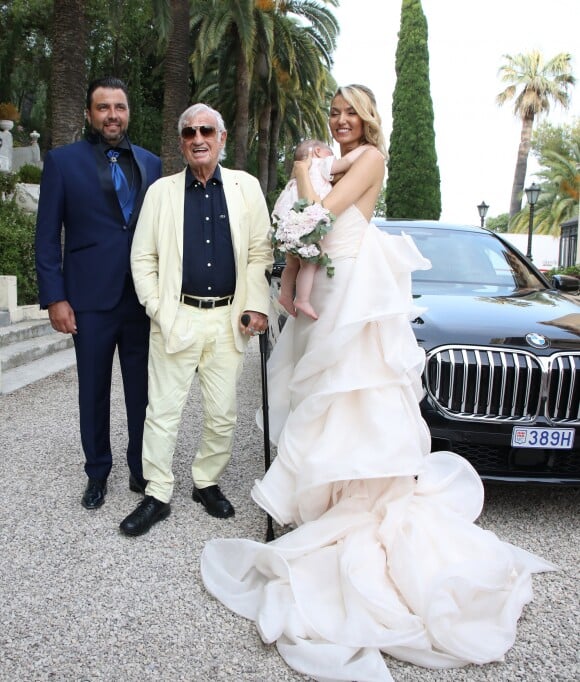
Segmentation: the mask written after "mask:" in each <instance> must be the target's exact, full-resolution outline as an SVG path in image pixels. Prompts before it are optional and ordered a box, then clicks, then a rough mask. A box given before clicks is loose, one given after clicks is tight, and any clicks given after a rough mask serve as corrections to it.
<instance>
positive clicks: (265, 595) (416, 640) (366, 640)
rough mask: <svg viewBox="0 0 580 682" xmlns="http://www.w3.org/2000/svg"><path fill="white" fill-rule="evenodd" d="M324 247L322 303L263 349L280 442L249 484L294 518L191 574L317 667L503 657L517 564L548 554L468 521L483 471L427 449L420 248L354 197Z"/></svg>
mask: <svg viewBox="0 0 580 682" xmlns="http://www.w3.org/2000/svg"><path fill="white" fill-rule="evenodd" d="M324 248H325V250H326V251H327V252H328V253H329V255H330V256H331V258H332V261H333V264H334V266H335V276H334V277H333V278H329V277H327V275H326V270H325V269H323V268H320V269H319V271H318V272H317V275H316V281H315V285H314V291H313V295H312V299H311V300H312V303H313V306H314V308H315V310H316V311H317V313H318V314H319V319H318V320H317V321H313V320H311V319H310V318H307V317H306V316H304V315H300V314H299V316H298V317H297V318H295V319H294V318H289V320H288V322H287V323H286V325H285V327H284V330H283V332H282V334H281V336H280V339H279V341H278V343H277V345H276V347H275V349H274V351H273V354H272V356H271V358H270V360H269V386H270V431H271V438H272V440H273V442H274V443H276V444H277V456H276V457H275V459H274V461H273V463H272V466H271V467H270V470H269V471H268V472H267V474H266V475H265V477H264V478H263V479H262V480H261V481H257V482H256V484H255V486H254V488H253V490H252V496H253V498H254V500H255V501H256V502H257V503H258V504H259V505H260V506H261V507H262V508H263V509H265V510H266V511H267V512H268V513H269V514H270V515H271V516H272V517H273V518H274V519H275V520H276V521H277V522H278V523H279V524H281V525H284V526H291V527H293V528H294V529H293V530H291V531H289V532H286V534H284V535H282V536H281V537H279V538H278V539H276V540H275V541H273V542H271V543H268V544H263V543H260V542H255V541H252V540H245V539H239V540H235V539H234V540H231V539H229V540H212V541H210V542H209V543H208V544H207V545H206V547H205V549H204V551H203V554H202V559H201V573H202V577H203V580H204V583H205V585H206V587H207V589H208V590H209V592H211V593H212V594H213V595H214V596H215V597H217V598H218V599H219V600H221V601H222V602H223V603H224V604H225V605H226V606H227V607H228V608H230V609H231V610H233V611H235V612H236V613H238V614H240V615H241V616H244V617H245V618H249V619H252V620H253V621H255V623H256V627H257V629H258V631H259V633H260V635H261V637H262V639H263V640H264V642H267V643H272V642H276V645H277V647H278V650H279V652H280V654H281V655H282V657H283V658H284V659H285V660H286V662H287V663H288V664H289V665H290V666H291V667H292V668H294V669H295V670H297V671H299V672H302V673H304V674H306V675H309V676H310V677H312V678H314V679H315V680H320V681H325V682H330V681H331V680H333V681H334V680H345V681H351V682H352V681H353V680H356V682H379V681H380V682H385V681H387V680H391V679H392V678H391V676H390V674H389V671H388V668H387V665H386V659H385V658H384V657H383V656H382V655H381V652H384V653H386V654H389V655H391V656H395V657H396V658H399V659H402V660H404V661H409V662H411V663H414V664H417V665H421V666H426V667H434V668H439V667H441V668H444V667H458V666H462V665H466V664H468V663H479V664H482V663H487V662H490V661H498V660H501V659H502V656H503V655H504V653H505V652H506V651H507V650H508V649H509V648H510V647H511V645H512V644H513V642H514V639H515V635H516V625H517V620H518V618H519V616H520V614H521V612H522V608H523V607H524V605H525V604H526V603H527V602H529V601H530V600H531V598H532V584H531V574H532V573H534V572H539V571H546V570H552V569H554V566H552V565H551V564H549V563H547V562H545V561H544V560H542V559H540V558H539V557H536V556H534V555H532V554H530V553H528V552H526V551H525V550H523V549H520V548H518V547H515V546H513V545H511V544H508V543H506V542H502V541H501V540H499V539H498V538H497V537H496V536H495V535H494V534H493V533H491V532H489V531H486V530H483V529H481V528H480V527H478V526H476V525H474V523H473V522H474V521H475V520H476V519H477V517H478V516H479V514H480V512H481V509H482V505H483V486H482V484H481V480H480V478H479V476H478V475H477V473H476V472H475V470H474V469H473V468H472V467H471V465H470V464H469V463H468V462H467V461H466V460H464V459H463V458H461V457H459V456H458V455H455V454H453V453H450V452H435V453H430V451H429V450H430V437H429V432H428V429H427V426H426V424H425V422H424V421H423V419H422V417H421V413H420V410H419V400H420V398H421V396H422V387H421V372H422V369H423V365H424V353H423V351H422V350H421V349H420V348H419V347H418V346H417V343H416V340H415V337H414V334H413V332H412V329H411V325H410V320H411V319H413V318H414V317H415V316H416V315H417V313H418V310H417V309H414V307H413V303H412V297H411V277H410V273H411V271H413V270H416V269H425V268H428V267H429V262H428V261H427V260H426V259H424V258H423V257H422V256H421V254H420V253H419V252H418V250H417V249H416V247H415V245H414V243H413V242H412V240H411V239H410V238H408V237H405V236H389V235H386V234H384V233H382V232H380V231H379V230H378V229H377V228H376V227H375V226H374V225H372V224H371V225H369V224H368V223H367V221H366V220H365V219H364V217H363V216H362V215H361V213H360V212H359V211H358V209H357V208H356V207H354V206H353V207H351V208H350V209H348V210H347V211H345V212H344V213H343V214H341V215H340V217H339V218H338V220H337V221H336V223H335V225H334V228H333V230H332V231H331V232H330V233H329V234H328V235H327V236H326V237H325V239H324Z"/></svg>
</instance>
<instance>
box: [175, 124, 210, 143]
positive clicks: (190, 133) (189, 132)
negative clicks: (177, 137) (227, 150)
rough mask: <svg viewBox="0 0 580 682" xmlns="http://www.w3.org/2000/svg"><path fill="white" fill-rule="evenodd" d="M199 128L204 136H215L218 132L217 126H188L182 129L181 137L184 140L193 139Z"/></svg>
mask: <svg viewBox="0 0 580 682" xmlns="http://www.w3.org/2000/svg"><path fill="white" fill-rule="evenodd" d="M198 130H199V132H200V134H201V136H202V137H213V136H214V135H215V133H216V128H215V126H186V127H185V128H182V129H181V137H182V138H183V139H184V140H193V138H194V137H195V135H196V133H197V131H198Z"/></svg>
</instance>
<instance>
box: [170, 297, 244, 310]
mask: <svg viewBox="0 0 580 682" xmlns="http://www.w3.org/2000/svg"><path fill="white" fill-rule="evenodd" d="M233 300H234V297H233V296H226V297H225V298H198V297H197V296H188V295H187V294H181V302H182V303H185V305H192V306H193V307H194V308H204V309H208V308H221V307H222V306H224V305H230V304H231V302H232V301H233Z"/></svg>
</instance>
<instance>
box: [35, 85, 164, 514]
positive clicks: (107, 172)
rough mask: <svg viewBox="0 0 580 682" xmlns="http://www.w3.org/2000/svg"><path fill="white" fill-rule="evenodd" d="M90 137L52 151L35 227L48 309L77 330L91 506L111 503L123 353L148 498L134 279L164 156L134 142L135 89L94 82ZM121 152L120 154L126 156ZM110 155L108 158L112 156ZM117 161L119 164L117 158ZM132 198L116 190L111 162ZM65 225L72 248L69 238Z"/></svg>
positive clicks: (133, 453)
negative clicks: (114, 407)
mask: <svg viewBox="0 0 580 682" xmlns="http://www.w3.org/2000/svg"><path fill="white" fill-rule="evenodd" d="M86 107H87V108H86V112H85V115H86V119H87V122H88V126H89V132H88V135H87V139H85V140H81V141H80V142H75V143H73V144H69V145H66V146H64V147H59V148H57V149H53V150H52V151H50V152H48V153H47V154H46V157H45V159H44V169H43V173H42V181H41V186H40V199H39V205H38V216H37V223H36V270H37V276H38V288H39V296H40V305H41V307H42V308H48V315H49V318H50V321H51V324H52V326H53V328H54V329H55V330H56V331H59V332H62V333H64V334H72V335H73V338H74V346H75V352H76V360H77V374H78V387H79V416H80V432H81V442H82V447H83V451H84V454H85V459H86V463H85V472H86V474H87V476H88V483H87V486H86V489H85V492H84V494H83V497H82V501H81V503H82V505H83V506H84V507H85V508H86V509H96V508H98V507H100V506H101V505H102V504H103V502H104V501H105V495H106V492H107V477H108V476H109V472H110V471H111V466H112V454H111V443H110V407H111V375H112V367H113V357H114V354H115V351H117V352H118V357H119V363H120V366H121V374H122V377H123V386H124V393H125V407H126V411H127V426H128V432H129V434H128V446H127V463H128V465H129V472H130V475H129V487H130V489H131V490H132V491H134V492H143V491H144V489H145V485H146V481H145V480H144V478H143V469H142V463H141V448H142V440H143V424H144V420H145V409H146V406H147V358H148V351H149V318H148V317H147V315H146V314H145V309H144V308H143V307H142V306H141V305H140V303H139V301H138V299H137V296H136V294H135V289H134V287H133V280H132V277H131V267H130V259H129V255H130V251H131V242H132V240H133V233H134V230H135V225H136V223H137V218H138V215H139V209H140V208H141V204H142V202H143V197H144V196H145V192H146V190H147V188H148V187H149V185H151V183H153V182H154V181H155V180H157V179H158V178H159V177H160V175H161V161H160V159H159V158H158V157H157V156H155V155H154V154H152V153H151V152H148V151H147V150H145V149H142V148H141V147H137V146H136V145H133V144H131V142H130V141H129V139H128V137H127V126H128V124H129V103H128V93H127V86H126V85H125V83H124V82H123V81H121V80H119V79H118V78H102V79H99V80H97V81H93V82H92V83H91V84H90V85H89V88H88V91H87V103H86ZM117 152H118V154H117ZM108 153H109V154H108ZM111 157H112V158H111ZM113 164H118V167H117V168H116V169H115V170H118V169H119V168H120V169H121V171H122V172H123V174H124V176H125V179H126V181H127V182H126V185H125V188H126V190H127V195H126V196H125V197H124V198H121V195H120V194H118V192H117V190H116V189H115V184H114V181H113V173H112V166H113ZM63 229H64V242H63V241H62V232H63Z"/></svg>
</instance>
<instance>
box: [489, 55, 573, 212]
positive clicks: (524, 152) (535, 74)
mask: <svg viewBox="0 0 580 682" xmlns="http://www.w3.org/2000/svg"><path fill="white" fill-rule="evenodd" d="M503 56H504V59H505V60H506V62H505V64H503V65H502V66H501V67H500V69H499V73H500V76H501V80H502V81H503V82H504V83H509V85H508V86H507V87H506V89H505V90H503V92H500V93H499V95H498V96H497V103H498V104H499V105H500V106H501V105H503V104H505V103H506V102H507V101H508V100H512V99H513V100H514V114H515V115H516V116H517V117H518V118H520V119H521V121H522V132H521V137H520V145H519V149H518V157H517V162H516V169H515V173H514V181H513V185H512V196H511V201H510V218H513V217H514V216H515V215H516V213H517V212H518V211H519V210H520V209H521V206H522V192H523V189H524V183H525V179H526V171H527V165H528V154H529V151H530V146H531V137H532V128H533V126H534V119H535V117H536V116H538V115H541V114H543V113H548V112H549V111H550V105H551V103H552V102H555V103H557V104H560V105H561V106H562V107H564V108H568V106H569V103H570V96H569V93H568V87H569V86H570V85H574V83H575V78H574V76H573V75H572V73H571V61H572V56H571V55H570V54H567V53H565V52H561V53H560V54H557V55H556V56H555V57H554V58H553V59H550V60H549V61H546V62H545V61H544V58H543V56H542V55H541V54H540V52H539V51H537V50H533V51H532V52H529V53H526V54H517V55H514V56H512V55H507V54H506V55H503Z"/></svg>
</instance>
